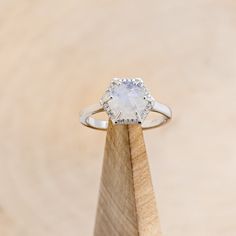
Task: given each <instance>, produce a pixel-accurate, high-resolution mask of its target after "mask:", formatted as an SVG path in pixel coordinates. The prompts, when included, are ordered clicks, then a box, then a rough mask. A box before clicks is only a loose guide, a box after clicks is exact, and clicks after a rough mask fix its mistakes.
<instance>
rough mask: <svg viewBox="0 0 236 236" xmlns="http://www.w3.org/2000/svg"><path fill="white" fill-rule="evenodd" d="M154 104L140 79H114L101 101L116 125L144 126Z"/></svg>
mask: <svg viewBox="0 0 236 236" xmlns="http://www.w3.org/2000/svg"><path fill="white" fill-rule="evenodd" d="M154 102H155V100H154V98H153V97H152V96H151V94H150V93H149V91H148V90H147V88H146V87H145V86H144V83H143V80H142V79H140V78H132V79H131V78H114V79H113V80H112V82H111V84H110V86H109V88H108V89H107V91H106V92H105V94H104V95H103V97H102V98H101V100H100V104H101V105H102V107H103V109H104V110H105V111H106V112H107V114H108V116H109V118H110V119H111V120H112V122H113V123H114V124H142V123H143V121H144V120H145V119H146V117H147V115H148V113H149V112H150V111H151V110H152V108H153V105H154Z"/></svg>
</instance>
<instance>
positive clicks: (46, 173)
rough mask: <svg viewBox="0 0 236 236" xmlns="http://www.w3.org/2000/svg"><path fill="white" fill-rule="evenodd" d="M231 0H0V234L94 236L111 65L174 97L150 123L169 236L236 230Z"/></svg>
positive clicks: (235, 28) (235, 14)
mask: <svg viewBox="0 0 236 236" xmlns="http://www.w3.org/2000/svg"><path fill="white" fill-rule="evenodd" d="M235 42H236V2H235V1H234V0H214V1H213V0H181V1H175V0H167V1H154V0H153V1H124V0H121V1H109V0H107V1H106V0H101V1H90V0H89V1H88V0H86V1H85V0H84V1H80V0H67V1H60V0H59V1H58V0H57V1H56V0H47V1H46V0H42V1H39V0H38V1H37V0H35V1H32V0H1V2H0V65H1V67H0V235H1V236H54V235H55V236H65V235H68V236H78V235H79V236H89V235H92V231H93V225H94V217H95V210H96V203H97V193H98V186H99V178H100V173H101V164H102V156H103V147H104V142H105V133H103V132H98V131H94V130H90V129H87V128H85V127H82V126H81V125H80V123H79V120H78V113H79V111H80V110H81V108H82V107H84V106H87V105H89V104H91V103H94V102H96V101H98V99H99V98H100V96H101V95H102V93H103V91H104V90H105V88H106V87H107V86H108V84H109V81H110V79H111V78H112V77H115V76H139V77H143V78H144V80H145V82H146V85H147V86H148V87H149V88H150V89H151V91H152V94H153V95H155V96H156V97H157V98H158V99H159V100H160V101H164V102H165V103H167V104H169V105H170V106H171V107H172V108H173V113H174V119H173V121H172V123H171V124H170V125H168V126H166V127H163V128H161V129H156V130H152V131H147V132H145V139H146V144H147V149H148V153H149V159H150V165H151V170H152V175H153V184H154V187H155V191H156V193H157V199H158V205H159V210H160V217H161V223H162V230H163V232H164V235H166V236H190V235H191V236H222V235H224V236H235V235H236V200H235V199H236V172H235V168H236V147H235V138H236V135H235V134H236V125H235V120H236V47H235Z"/></svg>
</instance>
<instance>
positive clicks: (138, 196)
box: [94, 122, 161, 236]
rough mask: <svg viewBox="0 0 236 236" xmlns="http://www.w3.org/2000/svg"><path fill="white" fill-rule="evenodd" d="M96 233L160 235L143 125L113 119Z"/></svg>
mask: <svg viewBox="0 0 236 236" xmlns="http://www.w3.org/2000/svg"><path fill="white" fill-rule="evenodd" d="M94 235H95V236H118V235H121V236H160V235H161V233H160V225H159V219H158V214H157V209H156V203H155V196H154V193H153V187H152V181H151V175H150V170H149V165H148V159H147V153H146V148H145V143H144V138H143V131H142V128H141V127H140V126H138V125H126V126H123V125H120V126H113V124H112V123H111V122H110V124H109V128H108V133H107V140H106V147H105V155H104V162H103V172H102V178H101V186H100V196H99V203H98V209H97V219H96V225H95V233H94Z"/></svg>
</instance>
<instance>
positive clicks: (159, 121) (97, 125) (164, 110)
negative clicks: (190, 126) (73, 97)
mask: <svg viewBox="0 0 236 236" xmlns="http://www.w3.org/2000/svg"><path fill="white" fill-rule="evenodd" d="M151 111H152V112H156V113H159V114H161V117H158V118H156V119H153V120H145V121H144V122H143V123H142V124H141V126H142V128H143V129H152V128H157V127H159V126H161V125H164V124H166V123H167V122H168V121H169V120H170V119H171V117H172V112H171V109H170V108H169V107H168V106H166V105H164V104H161V103H159V102H157V101H155V103H154V106H153V108H152V109H151ZM99 112H104V109H103V107H102V105H101V104H99V103H98V104H95V105H92V106H90V107H88V108H86V109H85V110H83V111H82V112H81V114H80V122H81V123H82V124H83V125H85V126H87V127H90V128H94V129H98V130H107V127H108V121H105V120H98V119H95V118H93V117H92V115H94V114H97V113H99Z"/></svg>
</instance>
